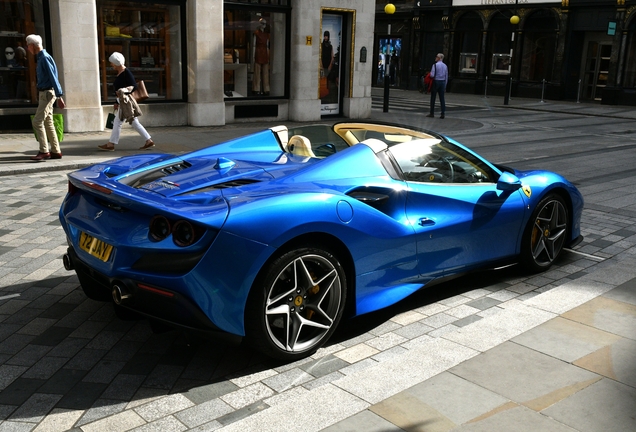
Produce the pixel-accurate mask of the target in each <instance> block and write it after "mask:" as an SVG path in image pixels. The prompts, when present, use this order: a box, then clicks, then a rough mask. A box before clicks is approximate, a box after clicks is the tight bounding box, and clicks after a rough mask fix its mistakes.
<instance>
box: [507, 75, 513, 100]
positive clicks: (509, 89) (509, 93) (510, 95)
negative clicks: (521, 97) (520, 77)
mask: <svg viewBox="0 0 636 432" xmlns="http://www.w3.org/2000/svg"><path fill="white" fill-rule="evenodd" d="M513 82H514V79H513V78H512V77H510V86H508V100H512V83H513Z"/></svg>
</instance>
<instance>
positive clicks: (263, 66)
mask: <svg viewBox="0 0 636 432" xmlns="http://www.w3.org/2000/svg"><path fill="white" fill-rule="evenodd" d="M266 25H267V21H265V20H264V19H263V18H261V19H260V20H259V21H258V28H257V29H256V30H254V81H253V83H252V90H254V91H255V92H256V93H259V94H261V93H265V94H266V95H267V94H269V33H266V32H265V26H266ZM261 81H262V86H261Z"/></svg>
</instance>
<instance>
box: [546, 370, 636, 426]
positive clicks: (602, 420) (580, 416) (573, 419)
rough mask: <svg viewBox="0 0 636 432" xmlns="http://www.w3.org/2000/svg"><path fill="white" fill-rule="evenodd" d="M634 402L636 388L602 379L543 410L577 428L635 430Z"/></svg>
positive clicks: (561, 421)
mask: <svg viewBox="0 0 636 432" xmlns="http://www.w3.org/2000/svg"><path fill="white" fill-rule="evenodd" d="M634 401H636V389H634V388H633V387H630V386H626V385H625V384H622V383H618V382H616V381H612V380H609V379H602V380H600V381H598V382H596V383H594V384H592V385H590V386H589V387H587V388H585V389H582V390H581V391H579V392H577V393H576V394H574V395H572V396H570V397H569V398H567V399H564V400H561V401H560V402H557V403H556V404H554V405H552V406H550V407H548V408H546V409H545V410H544V411H543V412H542V413H543V414H545V415H546V416H549V417H550V418H553V419H554V420H556V421H558V422H560V423H562V424H564V425H567V426H569V427H571V428H574V429H576V430H581V431H588V430H592V431H605V430H613V431H619V430H620V431H632V430H635V429H636V418H634Z"/></svg>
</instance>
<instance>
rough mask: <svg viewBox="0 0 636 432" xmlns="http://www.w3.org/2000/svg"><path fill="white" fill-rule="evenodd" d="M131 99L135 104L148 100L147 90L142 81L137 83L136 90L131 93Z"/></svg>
mask: <svg viewBox="0 0 636 432" xmlns="http://www.w3.org/2000/svg"><path fill="white" fill-rule="evenodd" d="M132 97H134V98H135V100H136V101H137V103H139V102H142V101H145V100H146V99H148V90H146V85H145V84H144V82H143V80H140V81H137V89H136V90H135V91H133V92H132Z"/></svg>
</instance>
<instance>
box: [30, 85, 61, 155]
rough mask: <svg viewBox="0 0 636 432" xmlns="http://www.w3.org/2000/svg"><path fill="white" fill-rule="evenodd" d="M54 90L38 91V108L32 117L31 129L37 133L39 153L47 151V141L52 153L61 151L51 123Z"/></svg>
mask: <svg viewBox="0 0 636 432" xmlns="http://www.w3.org/2000/svg"><path fill="white" fill-rule="evenodd" d="M55 99H56V97H55V91H54V90H46V91H41V92H38V109H37V111H36V112H35V116H34V117H33V129H34V130H35V132H36V133H37V135H38V142H39V143H40V153H48V152H49V143H50V144H51V151H52V152H53V153H61V152H62V151H61V150H60V143H59V141H58V140H57V133H56V132H55V125H54V124H53V103H54V102H55Z"/></svg>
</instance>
